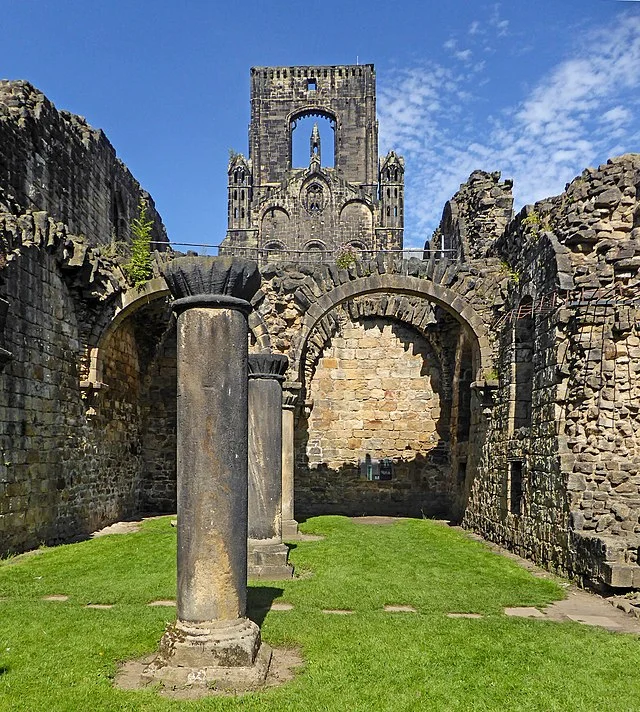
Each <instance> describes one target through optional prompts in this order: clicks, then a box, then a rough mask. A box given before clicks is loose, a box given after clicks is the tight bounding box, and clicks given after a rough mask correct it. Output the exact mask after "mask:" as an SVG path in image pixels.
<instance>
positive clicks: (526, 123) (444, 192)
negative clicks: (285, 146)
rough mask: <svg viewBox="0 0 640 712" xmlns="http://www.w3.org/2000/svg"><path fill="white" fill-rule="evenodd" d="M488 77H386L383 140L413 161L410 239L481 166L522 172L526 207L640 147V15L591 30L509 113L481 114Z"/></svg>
mask: <svg viewBox="0 0 640 712" xmlns="http://www.w3.org/2000/svg"><path fill="white" fill-rule="evenodd" d="M498 10H499V8H497V9H496V10H495V12H496V13H497V11H498ZM495 17H498V20H496V22H498V23H499V22H501V20H500V19H499V16H498V15H497V14H496V15H495ZM594 47H597V52H594V50H593V48H594ZM482 78H483V70H482V69H481V70H480V71H479V72H478V73H473V72H467V73H462V74H461V73H458V72H457V71H456V70H455V69H454V68H450V67H444V66H441V65H437V64H434V63H429V62H427V63H424V64H421V65H419V66H414V67H408V68H404V69H401V70H396V71H395V72H393V73H392V74H391V76H389V75H387V78H386V79H387V80H386V82H384V83H381V87H380V90H379V104H378V105H379V114H380V139H381V146H382V148H383V150H385V151H386V150H389V149H391V148H394V149H396V150H397V151H398V152H399V153H403V154H404V155H405V157H406V161H407V170H406V180H407V186H406V201H405V205H406V206H407V217H406V222H407V226H406V228H407V229H406V244H407V246H421V245H422V244H423V242H424V240H425V239H426V238H427V237H429V236H430V234H431V232H432V231H433V229H434V227H435V226H436V225H437V223H438V221H439V219H440V215H441V211H442V208H443V206H444V203H445V201H446V200H447V199H448V198H450V197H451V196H452V195H453V194H454V193H455V191H456V190H457V189H458V186H459V184H460V183H461V182H463V181H465V180H466V179H467V178H468V176H469V174H470V173H471V171H473V170H475V169H478V168H480V169H483V170H488V171H493V170H501V171H502V174H503V177H512V178H513V179H514V193H515V196H516V202H517V205H518V207H519V206H521V205H522V204H524V203H529V202H535V201H536V200H540V199H542V198H544V197H548V196H550V195H555V194H557V193H559V192H561V191H562V190H563V189H564V185H565V183H566V182H568V181H570V180H571V179H572V178H573V177H574V176H575V175H577V174H578V173H579V172H580V171H581V170H582V169H583V168H585V167H587V166H588V165H592V164H593V163H601V162H603V161H604V160H606V158H608V157H610V156H612V155H616V154H618V153H620V152H622V151H633V150H635V151H637V150H639V147H640V129H639V128H638V127H640V99H639V94H638V88H640V18H639V17H636V18H633V17H630V16H628V15H623V16H621V17H619V18H617V19H616V20H615V21H614V22H612V24H611V25H610V26H608V27H604V28H602V29H600V30H598V31H594V32H592V33H591V34H590V35H585V36H584V44H583V45H582V46H580V47H578V48H576V49H575V50H574V51H573V54H572V56H571V57H569V58H568V59H566V60H565V61H563V62H561V63H559V64H558V65H557V66H556V67H555V68H554V69H553V70H552V71H550V72H549V73H548V74H547V75H546V76H544V77H542V78H541V79H540V80H539V81H538V82H537V83H536V84H535V85H534V86H533V88H532V89H531V90H530V91H529V92H528V95H527V97H526V98H524V99H523V100H522V101H521V103H520V104H518V105H516V106H511V107H506V108H504V109H503V110H502V111H501V112H500V113H498V112H499V111H500V107H493V111H494V114H491V113H488V114H485V115H484V116H482V115H480V114H479V113H478V109H479V108H480V107H481V106H482V104H481V102H482V100H483V97H482V96H481V95H480V94H479V90H480V89H481V87H482V85H483V82H482ZM489 110H491V107H489Z"/></svg>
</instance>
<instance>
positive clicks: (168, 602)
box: [147, 600, 176, 606]
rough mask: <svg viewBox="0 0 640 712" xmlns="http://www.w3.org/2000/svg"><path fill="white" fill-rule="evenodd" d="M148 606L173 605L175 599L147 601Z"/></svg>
mask: <svg viewBox="0 0 640 712" xmlns="http://www.w3.org/2000/svg"><path fill="white" fill-rule="evenodd" d="M147 605H148V606H175V605H176V602H175V601H169V600H166V601H164V600H162V601H151V603H147Z"/></svg>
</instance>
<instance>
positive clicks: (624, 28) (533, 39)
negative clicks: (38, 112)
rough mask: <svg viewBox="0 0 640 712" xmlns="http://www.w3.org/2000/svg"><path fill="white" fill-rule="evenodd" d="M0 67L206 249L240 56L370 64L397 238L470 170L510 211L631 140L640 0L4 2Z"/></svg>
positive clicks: (231, 127) (632, 146)
mask: <svg viewBox="0 0 640 712" xmlns="http://www.w3.org/2000/svg"><path fill="white" fill-rule="evenodd" d="M0 30H1V34H2V38H3V41H2V43H1V44H0V67H1V70H0V75H1V76H2V77H3V78H8V79H27V80H29V81H30V82H31V83H32V84H34V85H35V86H36V87H38V88H39V89H40V90H41V91H43V92H44V93H45V94H46V95H47V96H48V97H49V98H50V99H51V100H52V101H53V102H54V103H55V104H56V106H57V107H58V108H59V109H67V110H69V111H72V112H74V113H77V114H81V115H82V116H85V117H86V118H87V120H88V121H89V123H91V124H92V125H93V126H94V127H96V128H101V129H103V130H104V131H105V133H106V134H107V136H108V137H109V139H110V140H111V142H112V144H113V145H114V147H115V149H116V151H117V152H118V155H119V156H120V157H121V158H122V160H123V161H124V162H125V163H126V164H127V165H128V166H129V168H130V169H131V171H132V172H133V174H134V175H135V176H136V178H137V179H138V180H139V181H140V182H141V183H142V184H143V186H144V187H145V188H146V189H147V190H148V191H149V192H150V193H151V194H152V195H153V197H154V199H155V201H156V204H157V207H158V209H159V211H160V213H161V215H162V216H163V218H164V221H165V224H166V226H167V230H168V232H169V236H170V238H171V239H172V241H173V242H175V243H179V242H181V241H182V242H204V243H210V244H217V243H219V242H220V241H221V240H222V238H223V237H224V232H225V229H226V204H227V196H226V164H227V159H228V151H229V149H230V148H233V149H234V150H236V151H240V152H243V153H246V152H247V125H248V121H249V68H250V67H251V66H253V65H265V66H268V65H296V64H306V65H309V64H355V63H356V62H357V61H359V62H360V63H369V62H371V63H374V64H375V66H376V72H377V79H378V115H379V119H380V144H381V146H380V148H381V154H382V153H383V152H386V151H387V150H389V149H391V148H394V149H396V150H397V151H398V152H400V153H402V154H404V155H405V157H406V161H407V166H406V169H407V172H406V183H407V186H406V203H405V204H406V207H407V215H406V230H405V245H406V246H417V245H422V244H423V243H424V240H425V239H426V238H427V237H429V236H430V234H431V232H432V231H433V229H434V227H435V226H436V225H437V223H438V221H439V218H440V215H441V213H442V208H443V205H444V202H445V201H446V200H447V198H449V197H450V196H451V195H452V194H453V193H454V192H455V190H456V189H457V187H458V185H459V184H460V183H461V182H463V181H464V180H466V178H467V177H468V175H469V173H470V172H471V171H472V170H475V169H478V168H480V169H483V170H488V171H494V170H499V171H501V172H502V175H503V177H504V178H506V177H511V178H513V179H514V182H515V186H514V190H515V194H516V201H517V204H518V206H520V205H522V204H524V203H525V202H533V201H535V200H538V199H541V198H543V197H547V196H549V195H553V194H557V193H559V192H561V191H562V190H563V188H564V184H565V183H566V182H568V181H569V180H571V179H572V178H573V177H574V176H575V175H577V174H578V173H579V172H580V171H581V170H582V169H583V168H585V167H587V166H591V165H598V164H600V163H603V162H604V161H605V160H606V159H607V158H608V157H610V156H612V155H617V154H619V153H624V152H628V151H635V152H638V151H640V1H638V0H627V1H619V0H536V1H535V2H533V1H532V0H509V1H508V2H506V1H505V2H488V3H484V2H482V1H481V0H480V1H476V0H474V1H471V0H467V1H466V2H464V1H463V0H442V1H441V2H437V3H436V2H431V1H430V0H423V1H422V2H419V1H415V2H414V1H413V0H412V1H410V2H402V1H401V0H396V2H390V1H387V2H379V1H378V0H373V1H371V2H363V1H362V0H359V1H357V2H356V1H352V0H341V1H337V0H324V2H321V3H318V2H314V3H304V2H299V1H298V2H282V1H281V0H269V2H267V1H266V0H265V1H262V2H260V1H258V0H242V2H237V3H235V2H229V3H221V2H217V1H216V0H209V1H206V0H182V2H180V3H178V2H169V1H167V0H165V1H162V0H155V1H154V2H150V1H148V0H127V1H125V0H99V1H98V0H82V1H80V0H4V2H3V8H2V16H1V19H0Z"/></svg>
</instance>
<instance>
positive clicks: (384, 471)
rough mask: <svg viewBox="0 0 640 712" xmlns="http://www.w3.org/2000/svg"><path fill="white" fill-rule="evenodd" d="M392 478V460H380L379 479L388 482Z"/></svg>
mask: <svg viewBox="0 0 640 712" xmlns="http://www.w3.org/2000/svg"><path fill="white" fill-rule="evenodd" d="M392 477H393V460H392V459H391V458H389V457H385V458H383V459H382V460H380V479H381V480H390V479H391V478H392Z"/></svg>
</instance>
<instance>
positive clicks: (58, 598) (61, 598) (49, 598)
mask: <svg viewBox="0 0 640 712" xmlns="http://www.w3.org/2000/svg"><path fill="white" fill-rule="evenodd" d="M42 600H43V601H68V600H69V596H65V595H63V594H54V595H53V596H43V597H42Z"/></svg>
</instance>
